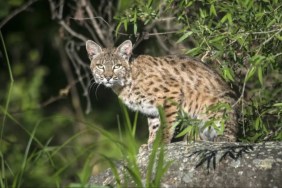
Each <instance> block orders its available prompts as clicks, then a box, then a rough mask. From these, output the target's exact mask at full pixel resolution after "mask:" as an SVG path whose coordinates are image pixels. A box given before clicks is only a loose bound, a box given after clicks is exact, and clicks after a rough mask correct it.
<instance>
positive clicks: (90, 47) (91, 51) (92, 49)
mask: <svg viewBox="0 0 282 188" xmlns="http://www.w3.org/2000/svg"><path fill="white" fill-rule="evenodd" d="M86 51H87V53H88V56H89V58H90V60H91V59H93V58H94V57H95V56H97V55H99V54H100V53H101V52H102V48H101V47H100V46H99V45H98V44H96V43H95V42H93V41H92V40H88V41H86Z"/></svg>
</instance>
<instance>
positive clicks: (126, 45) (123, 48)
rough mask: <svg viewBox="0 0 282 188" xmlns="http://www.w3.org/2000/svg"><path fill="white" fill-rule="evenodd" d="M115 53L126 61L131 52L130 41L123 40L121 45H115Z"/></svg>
mask: <svg viewBox="0 0 282 188" xmlns="http://www.w3.org/2000/svg"><path fill="white" fill-rule="evenodd" d="M116 53H117V54H118V55H120V56H121V57H123V58H124V59H126V60H127V61H128V60H129V58H130V56H131V53H132V43H131V41H130V40H126V41H124V42H123V43H122V44H121V45H119V46H118V47H117V50H116Z"/></svg>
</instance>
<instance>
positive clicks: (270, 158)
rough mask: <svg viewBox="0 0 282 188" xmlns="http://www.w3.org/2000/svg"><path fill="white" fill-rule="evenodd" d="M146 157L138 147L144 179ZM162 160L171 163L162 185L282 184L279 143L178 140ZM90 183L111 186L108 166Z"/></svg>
mask: <svg viewBox="0 0 282 188" xmlns="http://www.w3.org/2000/svg"><path fill="white" fill-rule="evenodd" d="M149 156H150V150H148V149H147V148H146V147H141V148H140V150H139V154H138V156H137V161H138V163H139V166H140V169H141V173H142V177H143V178H144V179H145V177H146V169H147V165H148V158H149ZM165 159H166V161H171V160H172V161H173V163H172V165H171V166H170V168H169V169H168V171H167V172H166V173H165V175H164V176H163V178H162V181H161V182H162V186H163V187H282V142H265V143H256V144H246V143H213V142H191V143H186V142H177V143H172V144H169V145H168V146H167V147H166V149H165ZM122 169H123V166H122V165H120V166H119V167H118V170H119V172H122ZM90 184H91V185H93V184H95V185H113V186H114V185H116V181H115V178H114V176H113V175H112V172H111V170H110V169H108V170H106V171H105V172H104V173H102V174H100V175H98V176H95V177H94V176H92V177H91V178H90ZM132 186H134V184H132Z"/></svg>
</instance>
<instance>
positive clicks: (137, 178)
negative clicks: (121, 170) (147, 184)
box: [125, 166, 143, 187]
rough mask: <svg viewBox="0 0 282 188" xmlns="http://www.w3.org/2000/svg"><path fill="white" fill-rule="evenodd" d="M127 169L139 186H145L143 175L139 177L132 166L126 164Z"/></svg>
mask: <svg viewBox="0 0 282 188" xmlns="http://www.w3.org/2000/svg"><path fill="white" fill-rule="evenodd" d="M125 169H126V170H127V171H128V173H129V175H130V176H131V177H132V179H133V181H134V182H135V183H136V184H137V187H143V184H142V181H141V177H139V176H138V175H137V174H136V173H135V172H134V171H133V170H132V169H131V168H129V167H127V166H125Z"/></svg>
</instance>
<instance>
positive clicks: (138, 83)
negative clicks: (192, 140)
mask: <svg viewBox="0 0 282 188" xmlns="http://www.w3.org/2000/svg"><path fill="white" fill-rule="evenodd" d="M86 49H87V52H88V55H89V57H90V60H91V65H90V69H91V71H92V74H93V76H94V79H95V82H97V83H98V84H103V85H105V86H106V87H110V88H112V89H113V91H114V92H115V93H116V94H117V95H118V97H119V98H120V99H121V100H122V101H123V102H124V103H125V104H126V105H127V106H128V107H129V108H130V109H132V110H135V111H140V112H142V113H143V114H145V115H147V116H148V124H149V140H148V143H149V144H152V142H153V141H154V139H155V137H156V132H157V130H158V128H159V127H160V120H159V112H158V108H157V107H158V106H162V107H163V108H164V113H165V117H166V122H167V126H166V127H165V128H164V131H163V132H164V133H163V134H164V135H163V141H164V143H170V142H171V140H172V139H173V137H174V136H175V134H174V132H175V127H174V126H173V124H174V122H175V121H176V117H177V112H178V110H179V107H180V109H182V110H183V111H185V112H186V113H187V114H188V115H189V116H190V117H192V118H197V119H199V120H202V121H203V122H206V121H208V120H209V119H211V118H214V117H216V118H218V123H219V122H220V121H221V120H222V119H223V114H224V112H223V111H218V112H208V111H207V107H209V106H211V105H215V104H217V103H219V102H221V103H227V104H230V105H232V104H233V103H234V102H235V99H234V97H232V95H234V92H233V91H232V90H231V89H230V88H229V87H228V85H227V84H226V83H225V82H224V81H223V80H222V78H221V77H220V76H219V75H218V74H217V73H215V72H214V71H213V70H211V69H210V68H208V67H207V66H205V65H204V64H203V63H201V62H199V61H196V60H193V59H190V58H188V57H178V56H165V57H152V56H148V55H140V56H138V57H136V58H133V57H131V53H132V43H131V41H129V40H127V41H125V42H123V43H122V44H121V45H120V46H118V47H117V48H113V49H102V48H101V47H100V46H99V45H98V44H96V43H95V42H93V41H90V40H89V41H87V42H86ZM172 101H173V102H172ZM175 103H176V104H178V105H175ZM228 115H229V119H228V120H226V121H225V129H224V132H223V135H218V134H217V132H216V131H215V130H214V129H213V128H212V127H209V128H207V127H204V126H203V125H204V123H203V124H202V125H199V126H200V135H199V136H200V139H203V140H209V141H219V140H224V141H236V134H237V131H238V125H237V118H236V114H235V110H234V109H231V110H230V111H229V112H228Z"/></svg>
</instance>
